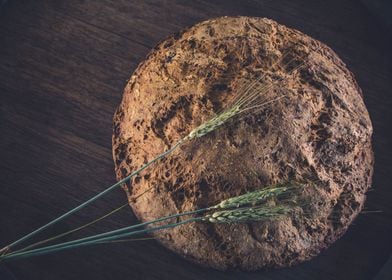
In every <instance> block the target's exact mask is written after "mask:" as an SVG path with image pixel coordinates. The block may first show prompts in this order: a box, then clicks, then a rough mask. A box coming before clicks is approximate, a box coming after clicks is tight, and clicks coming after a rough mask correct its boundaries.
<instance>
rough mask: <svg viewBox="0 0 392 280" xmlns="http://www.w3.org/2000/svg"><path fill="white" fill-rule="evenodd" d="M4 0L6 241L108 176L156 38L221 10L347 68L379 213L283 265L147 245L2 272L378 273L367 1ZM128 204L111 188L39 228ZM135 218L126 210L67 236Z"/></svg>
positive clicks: (379, 78)
mask: <svg viewBox="0 0 392 280" xmlns="http://www.w3.org/2000/svg"><path fill="white" fill-rule="evenodd" d="M2 2H3V5H2V6H1V8H0V62H1V63H0V133H1V134H0V186H1V187H0V243H1V244H2V245H5V244H6V243H8V242H10V241H12V240H15V239H16V238H18V237H20V236H21V235H22V234H25V233H28V232H30V231H31V230H33V229H35V228H37V227H38V226H40V225H42V224H44V223H46V222H48V221H49V220H50V219H52V218H54V217H56V216H58V215H60V214H62V213H63V212H65V211H66V210H68V209H70V208H72V207H73V206H76V205H77V204H79V203H80V202H82V201H83V200H85V199H87V198H89V197H91V196H92V195H93V194H95V193H97V192H99V191H100V190H103V188H104V187H105V186H108V185H110V184H111V183H112V182H114V180H115V178H114V172H113V162H112V154H111V133H112V116H113V113H114V110H115V109H116V106H117V105H118V104H119V102H120V99H121V95H122V90H123V87H124V86H125V84H126V80H127V79H128V78H129V77H130V75H131V73H132V71H133V70H134V69H135V68H136V66H137V64H138V63H139V62H140V61H142V60H143V59H144V57H145V56H146V54H147V53H148V52H149V50H150V49H151V48H153V47H154V46H155V45H156V44H157V43H158V42H159V41H160V40H162V39H164V38H165V37H166V36H168V35H169V34H171V33H173V32H176V31H178V30H180V29H182V28H184V27H186V26H189V25H192V24H194V23H197V22H199V21H202V20H204V19H207V18H211V17H217V16H223V15H248V16H260V17H268V18H271V19H274V20H276V21H278V22H280V23H282V24H285V25H287V26H289V27H293V28H296V29H299V30H301V31H303V32H304V33H306V34H309V35H311V36H313V37H315V38H317V39H319V40H321V41H322V42H325V43H326V44H328V45H329V46H330V47H332V48H333V49H334V50H335V51H336V52H337V53H338V55H339V56H340V57H341V58H342V59H343V60H344V61H345V62H346V63H347V65H348V68H349V69H351V70H352V71H353V72H354V74H355V76H356V78H357V80H358V83H359V84H360V86H361V88H362V90H363V93H364V99H365V103H366V105H367V106H368V109H369V112H370V115H371V118H372V121H373V125H374V138H373V143H374V151H375V157H376V166H375V174H374V184H373V186H374V189H373V190H372V191H371V192H369V195H368V201H367V203H366V208H367V209H369V210H381V211H382V212H381V213H373V214H361V215H360V217H359V218H358V219H357V220H356V221H355V224H354V225H352V226H351V227H350V229H349V231H348V232H347V234H346V235H345V236H344V237H343V238H342V239H340V240H339V241H338V242H336V243H335V244H334V245H333V246H331V247H330V248H329V249H328V250H326V251H324V252H323V253H321V254H320V255H319V256H318V257H316V258H314V259H313V260H312V261H309V262H306V263H303V264H301V265H298V266H295V267H292V268H287V269H278V270H269V271H259V272H254V273H246V272H241V271H234V272H220V271H215V270H213V269H207V268H201V267H199V266H196V265H193V264H191V263H189V262H187V261H185V260H183V259H181V258H180V257H178V256H177V255H175V254H174V253H172V252H170V251H168V250H166V249H164V248H163V247H161V246H160V245H159V244H158V243H156V242H155V241H154V240H149V241H140V242H134V243H126V244H111V245H101V246H96V247H92V248H84V249H77V250H71V251H68V252H62V253H58V254H54V255H50V256H42V257H36V258H31V259H26V260H20V261H15V262H10V263H6V264H2V265H1V267H0V271H1V272H0V278H1V279H42V280H43V279H96V280H98V279H124V278H126V279H301V280H305V279H345V280H350V279H356V280H359V279H373V278H374V277H375V276H376V275H377V274H378V273H379V271H380V269H381V268H382V267H383V265H384V263H386V262H387V259H388V258H389V256H390V254H391V251H392V180H391V179H392V176H391V172H392V166H391V165H392V164H391V163H392V153H391V151H392V149H391V147H392V145H391V144H392V142H391V129H390V128H391V123H390V120H391V119H392V118H391V111H392V94H391V90H392V67H391V66H392V65H391V64H392V63H391V62H392V55H391V45H392V44H391V37H390V36H389V35H388V33H387V31H386V30H384V29H383V26H382V25H381V24H379V23H378V22H377V20H376V19H375V18H374V17H373V16H372V15H371V14H370V13H369V12H368V10H367V9H366V8H365V6H362V5H361V4H359V3H358V2H356V1H340V0H335V1H323V0H321V1H304V0H303V1H293V0H284V1H270V0H263V1H228V0H226V1H224V0H222V1H199V0H196V1H180V0H177V1H126V0H120V1H113V2H109V1H89V0H86V1H76V0H70V1H2ZM124 202H125V195H124V193H123V192H122V191H121V190H116V191H114V192H113V193H111V194H110V195H107V196H106V197H105V198H104V199H102V200H100V201H98V202H97V203H95V204H94V205H92V206H91V207H88V208H87V209H85V210H84V211H82V212H80V213H78V214H77V215H75V216H74V217H71V218H69V219H67V220H66V221H64V222H63V223H61V225H59V226H57V227H55V228H54V229H51V230H48V231H47V232H46V234H45V235H43V236H51V235H53V234H55V233H59V232H62V231H65V230H69V229H72V228H74V227H75V226H76V225H79V224H82V223H84V222H87V221H90V220H91V219H93V218H94V217H97V216H99V215H100V214H103V213H105V212H106V211H108V210H110V209H112V208H113V207H115V206H119V205H121V204H122V203H124ZM134 222H136V221H135V218H134V216H133V215H132V213H131V211H130V210H129V209H125V210H124V211H122V212H120V213H118V214H116V215H115V216H113V217H112V218H110V219H108V220H105V221H103V222H102V223H100V224H99V225H97V226H93V227H91V228H89V229H87V230H85V231H84V232H81V233H80V234H75V235H73V237H78V236H82V235H88V234H92V233H98V232H101V231H106V230H109V229H114V228H118V227H120V226H125V225H129V224H131V223H134ZM385 269H388V268H386V267H384V272H383V273H384V275H389V273H388V271H387V272H386V273H385V271H386V270H385ZM389 272H390V271H389ZM389 276H390V275H389ZM379 278H380V276H379ZM380 279H381V278H380ZM390 279H391V278H390Z"/></svg>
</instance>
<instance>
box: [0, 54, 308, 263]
mask: <svg viewBox="0 0 392 280" xmlns="http://www.w3.org/2000/svg"><path fill="white" fill-rule="evenodd" d="M286 55H287V54H285V55H283V56H282V59H280V60H279V61H277V62H276V64H278V63H280V62H281V61H283V59H284V58H285V57H286ZM291 63H295V62H294V61H293V60H290V61H289V62H287V64H286V66H288V65H290V64H291ZM297 63H298V61H297ZM306 64H307V63H306V59H305V58H304V61H302V62H301V63H299V64H298V65H297V66H295V67H291V70H290V71H289V73H288V74H287V75H286V76H284V77H283V78H280V79H278V80H275V81H272V82H269V83H261V81H262V79H263V77H265V76H261V77H258V78H255V79H254V80H253V81H252V82H250V83H248V84H246V85H244V86H243V87H242V88H241V89H239V90H238V95H237V96H236V97H235V98H234V100H232V101H231V102H230V103H229V105H228V107H227V109H225V110H223V111H222V112H220V113H218V114H217V115H216V116H214V117H212V118H211V119H209V120H208V121H206V122H204V123H202V124H201V125H199V126H198V127H196V128H195V129H193V130H192V131H191V132H190V133H189V134H188V135H186V136H185V137H183V138H182V139H180V140H179V141H178V142H177V143H175V144H174V145H173V146H172V147H171V148H170V149H168V150H167V151H165V152H163V153H162V154H160V155H158V156H156V157H155V158H154V159H152V160H151V161H149V162H147V163H146V164H144V165H143V166H142V167H141V168H139V169H138V170H136V171H134V172H132V173H131V174H129V175H128V176H127V177H125V178H124V179H122V180H120V181H118V182H117V183H115V184H114V185H112V186H110V187H108V188H107V189H105V190H104V191H102V192H100V193H98V194H97V195H95V196H93V197H92V198H90V199H89V200H87V201H85V202H84V203H82V204H80V205H79V206H77V207H75V208H73V209H71V210H70V211H68V212H66V213H65V214H63V215H61V216H59V217H58V218H56V219H54V220H52V221H50V222H49V223H47V224H45V225H44V226H42V227H40V228H38V229H36V230H34V231H33V232H31V233H29V234H27V235H25V236H23V237H22V238H20V239H18V240H16V241H15V242H13V243H11V244H9V245H7V246H5V247H4V248H3V249H1V250H0V255H1V256H0V261H3V260H11V259H20V258H25V257H31V256H37V255H42V254H48V253H53V252H57V251H61V250H66V249H71V248H76V247H81V246H87V245H93V244H102V243H106V242H110V241H113V240H119V239H121V238H124V237H128V236H133V235H137V234H142V233H150V232H154V231H158V230H163V229H168V228H172V227H175V226H179V225H182V224H186V223H190V222H196V221H199V222H208V223H239V222H242V223H243V222H250V221H259V220H265V219H278V218H280V217H282V216H285V215H288V214H290V213H291V212H292V211H293V209H295V208H297V207H300V206H301V205H300V203H298V202H296V201H295V199H289V200H288V201H289V202H283V203H280V204H278V205H273V206H271V205H268V204H266V203H265V202H266V201H267V200H268V199H271V198H278V197H280V196H281V195H288V196H290V195H292V194H294V193H295V191H294V190H295V189H297V188H298V186H300V184H294V183H287V184H283V185H277V186H273V187H267V188H264V189H262V190H258V191H254V192H251V193H248V194H244V195H240V196H237V197H233V198H229V199H226V200H223V201H221V202H220V203H218V204H217V205H215V206H211V207H207V208H203V209H198V210H194V211H189V212H185V213H180V214H174V215H171V216H167V217H162V218H159V219H156V220H154V221H149V222H144V223H140V224H137V225H132V226H128V227H124V228H120V229H118V230H114V231H109V232H106V233H102V234H98V235H94V236H89V237H85V238H81V239H77V240H73V241H69V242H64V243H59V244H55V245H51V246H45V247H39V248H36V249H33V248H35V247H38V246H40V245H42V244H45V243H47V242H50V241H54V240H56V239H58V238H60V237H64V236H66V235H69V234H71V233H73V232H75V231H78V230H80V229H82V228H85V227H87V226H89V225H91V224H93V223H95V222H97V221H99V220H102V219H103V218H106V217H108V216H110V215H111V214H113V213H115V212H117V211H119V210H120V209H122V208H124V207H125V206H126V205H127V204H124V205H122V206H121V207H119V208H117V209H115V210H113V211H111V212H110V213H108V214H106V215H104V216H102V217H100V218H98V219H97V220H94V221H93V222H91V223H88V224H86V225H84V226H81V227H78V228H76V229H74V230H71V231H68V232H65V233H63V234H60V235H57V236H54V237H52V238H49V239H46V240H43V241H40V242H37V243H34V244H30V245H29V246H26V247H24V248H21V249H18V250H15V247H16V246H18V245H20V244H21V243H22V242H25V241H26V240H28V239H30V238H31V237H33V236H35V235H36V234H38V233H40V232H42V231H43V230H45V229H47V228H48V227H50V226H52V225H54V224H56V223H58V222H60V221H61V220H63V219H65V218H66V217H68V216H70V215H71V214H73V213H75V212H77V211H79V210H81V209H82V208H84V207H85V206H87V205H89V204H90V203H92V202H94V201H95V200H97V199H98V198H100V197H102V196H103V195H105V194H106V193H108V192H110V191H111V190H113V189H115V188H117V187H119V186H121V185H123V184H124V183H126V182H127V181H129V180H130V179H131V178H132V177H134V176H135V175H137V174H139V173H140V172H142V171H143V170H144V169H146V168H147V167H149V166H150V165H151V164H153V163H155V162H157V161H158V160H159V159H161V158H163V157H165V156H167V155H168V154H170V153H172V152H173V151H174V150H176V149H177V148H178V147H179V146H181V145H183V144H184V143H186V142H189V141H191V140H193V139H196V138H200V137H202V136H204V135H206V134H208V133H210V132H212V131H214V130H216V129H217V128H218V127H220V126H222V125H224V124H227V123H228V121H229V120H230V119H232V118H234V117H238V116H240V115H241V114H244V113H246V112H254V111H255V110H258V109H262V108H265V107H266V106H268V105H269V104H271V103H273V102H276V101H277V100H279V99H281V98H284V97H285V96H284V95H281V96H276V97H274V98H269V99H268V98H267V97H266V96H268V95H266V94H265V93H267V92H269V91H272V90H273V89H274V88H275V87H276V86H279V87H282V83H283V84H284V81H285V80H287V79H288V78H289V77H291V75H292V74H293V73H295V72H297V71H299V70H300V69H301V68H303V67H305V66H306ZM274 65H275V64H274ZM147 191H148V190H147ZM144 193H145V192H144ZM144 193H143V194H144ZM143 194H141V195H143ZM201 213H204V214H203V215H200V214H201ZM189 215H192V217H191V218H189V219H186V220H183V221H180V222H175V223H169V224H164V225H158V226H152V227H151V226H150V227H147V228H144V229H139V228H141V227H143V226H147V225H150V224H156V223H159V222H163V221H166V220H170V219H173V218H178V217H181V216H189ZM135 229H137V230H135Z"/></svg>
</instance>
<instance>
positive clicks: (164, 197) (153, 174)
mask: <svg viewBox="0 0 392 280" xmlns="http://www.w3.org/2000/svg"><path fill="white" fill-rule="evenodd" d="M254 81H259V82H260V83H262V84H264V85H272V86H269V87H268V86H265V87H260V88H259V89H257V92H258V94H260V96H262V98H263V99H262V100H275V101H274V102H270V103H268V104H267V105H265V106H264V107H259V106H256V105H259V104H260V102H259V103H255V108H256V109H255V110H248V111H246V112H245V113H243V114H241V115H238V116H236V117H234V118H232V119H231V120H230V121H228V122H227V123H225V124H224V125H222V126H221V127H219V128H217V129H215V130H214V131H212V132H210V133H208V134H206V135H204V136H202V137H200V138H197V139H193V140H191V141H189V142H186V143H185V144H183V145H181V146H180V148H179V149H177V150H176V151H175V152H174V153H172V154H170V155H169V156H167V157H165V158H164V159H162V160H159V161H158V162H157V163H155V164H154V165H153V166H150V167H149V168H147V169H146V170H144V171H143V172H142V173H140V174H139V176H136V177H134V178H133V179H132V181H131V182H129V184H127V185H126V186H125V187H124V190H125V191H126V193H127V195H128V198H129V201H130V205H131V207H132V209H133V211H134V213H135V214H136V216H137V217H138V218H139V219H140V220H141V221H150V220H153V219H156V218H159V217H163V216H166V215H170V214H174V213H181V212H184V211H189V210H194V209H198V208H203V207H206V206H211V205H214V204H216V203H217V202H219V201H221V200H223V199H225V198H228V197H232V196H235V195H239V194H243V193H246V192H248V191H251V190H256V189H261V188H264V187H266V186H268V185H271V184H274V183H280V182H284V181H287V180H291V179H295V180H298V181H301V182H305V183H304V184H305V187H304V191H303V192H302V194H301V195H303V196H304V198H306V199H308V200H309V201H310V203H309V205H310V206H309V207H308V208H307V212H308V213H306V215H301V216H295V217H294V216H287V217H284V218H282V219H276V220H266V221H258V222H251V223H237V224H229V223H228V224H225V223H221V224H212V223H206V222H194V223H190V224H186V225H182V226H179V227H176V228H173V229H169V230H165V231H161V232H156V233H155V234H154V237H155V238H156V239H157V240H158V241H159V242H161V243H162V244H163V245H164V246H166V247H167V248H169V249H171V250H173V251H175V252H177V253H178V254H179V255H181V256H183V257H185V258H186V259H189V260H191V261H194V262H196V263H199V264H202V265H205V266H210V267H214V268H217V269H228V268H239V269H243V270H256V269H260V268H263V267H282V266H289V265H292V264H296V263H299V262H302V261H304V260H308V259H310V258H312V257H313V256H316V255H317V254H318V253H319V252H320V250H322V249H324V248H326V247H328V246H329V245H330V244H331V243H333V242H334V241H335V240H337V239H338V238H339V237H340V236H341V235H342V234H343V233H344V232H345V231H346V230H347V227H348V226H349V225H350V223H351V222H352V221H353V219H354V218H355V216H356V215H357V214H358V213H359V212H360V211H361V209H362V207H363V204H364V200H365V193H366V191H367V190H368V188H369V186H370V184H371V177H372V172H373V153H372V148H371V135H372V125H371V121H370V118H369V115H368V112H367V110H366V107H365V104H364V102H363V100H362V95H361V90H360V89H359V87H358V85H357V83H356V81H355V79H354V77H353V75H352V74H351V72H350V71H349V70H347V68H346V66H345V64H344V63H343V62H342V61H341V60H340V59H339V58H338V57H337V55H336V54H335V53H334V52H333V51H332V50H331V49H330V48H329V47H327V46H326V45H324V44H322V43H320V42H318V41H316V40H314V39H312V38H310V37H309V36H307V35H304V34H303V33H301V32H299V31H296V30H293V29H290V28H287V27H285V26H283V25H280V24H278V23H276V22H274V21H272V20H269V19H265V18H251V17H222V18H217V19H212V20H207V21H204V22H202V23H199V24H196V25H195V26H193V27H191V28H188V29H186V30H184V31H182V32H180V33H178V34H175V35H173V36H171V37H169V38H167V39H166V40H164V41H163V42H161V43H160V44H158V46H157V47H156V48H154V49H153V50H152V51H151V52H150V54H149V55H148V57H147V58H146V60H145V61H143V62H142V63H141V64H140V65H139V66H138V68H137V69H136V71H135V72H134V74H133V75H132V77H131V78H130V80H129V82H128V84H127V86H126V88H125V90H124V95H123V99H122V102H121V104H120V106H119V107H118V109H117V111H116V113H115V116H114V132H113V156H114V160H115V168H116V175H117V178H118V179H119V180H120V179H122V178H124V177H125V176H126V175H128V174H130V173H131V172H132V171H134V170H136V169H138V168H139V167H141V166H142V165H143V164H144V163H146V162H147V161H149V160H151V159H153V158H154V157H155V156H157V155H158V154H160V153H162V152H163V151H165V150H167V149H169V148H170V147H172V145H174V144H175V143H177V141H178V140H180V139H181V138H183V137H184V136H186V135H187V134H188V133H189V132H190V131H192V129H194V128H195V127H197V126H198V125H200V124H202V123H203V122H205V121H207V120H208V119H210V118H211V117H213V116H214V115H216V114H217V113H218V112H220V111H221V110H223V109H225V108H227V107H228V106H229V104H230V101H231V100H233V98H235V97H236V96H237V95H238V94H239V93H241V92H244V91H245V89H244V87H245V86H248V87H249V86H251V85H252V83H253V82H254ZM253 90H254V91H256V89H253ZM276 97H283V98H279V99H276ZM149 188H151V190H150V191H148V192H146V193H145V194H144V195H143V196H141V197H140V198H138V199H137V200H134V199H133V198H134V197H136V196H138V195H139V194H141V193H143V192H144V191H146V190H147V189H149ZM181 219H182V218H181ZM184 219H185V218H184Z"/></svg>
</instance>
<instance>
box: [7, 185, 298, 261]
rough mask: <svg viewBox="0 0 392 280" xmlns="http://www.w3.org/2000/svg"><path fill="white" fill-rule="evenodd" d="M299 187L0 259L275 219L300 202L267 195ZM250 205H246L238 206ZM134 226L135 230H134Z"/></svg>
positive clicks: (290, 189) (277, 187) (287, 191)
mask: <svg viewBox="0 0 392 280" xmlns="http://www.w3.org/2000/svg"><path fill="white" fill-rule="evenodd" d="M299 187H301V185H298V184H293V183H289V182H288V183H285V184H281V185H275V186H272V187H268V188H265V189H262V190H256V191H253V192H249V193H246V194H243V195H239V196H235V197H232V198H229V199H225V200H223V201H221V202H220V203H218V204H216V205H215V206H212V207H206V208H202V209H198V210H194V211H188V212H184V213H180V214H174V215H169V216H166V217H162V218H159V219H156V220H153V221H149V222H144V223H139V224H136V225H132V226H128V227H124V228H121V229H117V230H113V231H109V232H106V233H101V234H97V235H93V236H89V237H85V238H81V239H77V240H73V241H68V242H64V243H60V244H56V245H51V246H46V247H42V248H38V249H33V250H27V251H24V250H22V251H17V252H14V253H10V254H7V255H5V256H3V257H1V258H0V260H12V259H21V258H26V257H32V256H38V255H43V254H49V253H54V252H58V251H63V250H69V249H72V248H77V247H84V246H88V245H95V244H102V243H108V242H111V241H114V240H118V239H121V238H125V237H129V236H134V235H138V234H142V233H151V232H155V231H158V230H163V229H169V228H173V227H176V226H179V225H183V224H187V223H191V222H197V221H199V222H207V223H246V222H251V221H262V220H274V219H278V218H281V217H283V216H286V215H288V214H289V213H291V212H292V211H293V210H294V209H295V207H298V206H299V205H300V204H295V203H291V204H282V205H276V206H268V205H266V204H265V202H266V201H267V199H269V198H274V197H279V196H281V195H287V196H289V197H291V196H293V195H294V193H295V192H294V190H295V189H297V188H299ZM244 205H250V206H248V207H240V206H244ZM195 214H203V215H202V216H199V217H191V218H188V219H186V220H184V221H181V222H176V223H169V224H166V225H161V226H154V227H150V228H145V229H138V228H141V227H143V226H147V225H152V224H156V223H158V222H162V221H166V220H170V219H173V218H179V217H182V216H189V215H195ZM135 229H136V230H135Z"/></svg>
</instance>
